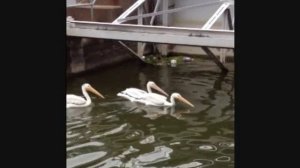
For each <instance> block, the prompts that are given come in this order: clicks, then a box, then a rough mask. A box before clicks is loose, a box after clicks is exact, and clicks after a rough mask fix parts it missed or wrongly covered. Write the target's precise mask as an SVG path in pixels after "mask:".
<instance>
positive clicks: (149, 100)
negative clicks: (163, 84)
mask: <svg viewBox="0 0 300 168" xmlns="http://www.w3.org/2000/svg"><path fill="white" fill-rule="evenodd" d="M175 99H176V100H179V101H181V102H183V103H185V104H187V105H189V106H191V107H194V105H193V104H192V103H191V102H189V101H188V100H186V99H185V98H184V97H182V96H181V95H180V94H179V93H172V95H171V97H170V101H168V100H166V99H164V98H159V97H155V96H152V95H151V94H148V95H145V96H144V97H142V98H140V99H136V100H135V102H139V103H143V104H145V105H151V106H164V107H172V106H175Z"/></svg>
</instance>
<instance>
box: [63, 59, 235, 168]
mask: <svg viewBox="0 0 300 168" xmlns="http://www.w3.org/2000/svg"><path fill="white" fill-rule="evenodd" d="M226 66H227V67H229V69H230V71H229V72H228V73H227V74H221V73H220V72H219V68H218V67H217V66H216V65H215V64H214V63H213V62H212V61H210V60H201V59H196V60H194V61H193V62H191V63H185V64H179V65H177V66H176V67H171V66H159V67H154V66H152V65H147V66H145V65H142V64H139V63H137V62H127V63H124V64H121V65H119V66H116V67H111V68H108V69H105V70H99V71H96V72H92V73H89V74H85V75H82V76H80V77H76V78H72V79H68V82H67V93H72V94H76V95H82V93H81V85H82V84H83V83H90V84H91V85H92V86H93V87H94V88H96V89H97V90H98V91H100V93H102V94H103V95H104V96H105V98H106V99H98V98H96V97H95V96H92V101H93V105H92V106H91V107H87V108H81V109H76V110H69V109H68V110H67V166H68V167H178V168H179V167H180V168H185V167H211V168H224V167H234V85H233V83H234V67H233V63H227V65H226ZM149 80H152V81H154V82H155V83H156V84H157V85H158V86H160V87H161V88H162V89H164V90H165V91H166V92H167V93H169V94H171V93H172V92H178V93H180V94H181V95H182V96H183V97H185V98H186V99H187V100H189V101H190V102H192V103H193V104H194V105H195V108H190V107H188V106H186V105H184V104H181V103H177V104H176V106H175V107H174V108H159V107H150V106H145V105H142V104H136V103H132V102H130V101H128V100H126V99H124V98H121V97H118V96H117V95H116V94H117V93H118V92H120V91H122V90H124V89H126V88H129V87H136V88H140V89H144V90H146V83H147V81H149ZM147 137H150V138H148V139H147ZM145 139H146V140H145ZM147 140H148V141H147Z"/></svg>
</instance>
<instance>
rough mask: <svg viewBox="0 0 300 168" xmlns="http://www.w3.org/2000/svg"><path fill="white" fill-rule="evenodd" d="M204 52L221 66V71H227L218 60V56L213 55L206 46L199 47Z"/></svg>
mask: <svg viewBox="0 0 300 168" xmlns="http://www.w3.org/2000/svg"><path fill="white" fill-rule="evenodd" d="M201 48H202V49H203V50H204V51H205V52H206V54H207V55H208V56H209V57H210V58H211V59H212V60H213V61H214V62H215V63H216V64H217V65H218V66H219V67H220V68H221V70H222V71H223V72H228V69H227V68H226V67H225V66H224V65H223V64H222V63H221V62H220V60H218V58H217V57H216V56H215V55H214V53H213V52H211V51H210V49H209V48H208V47H201Z"/></svg>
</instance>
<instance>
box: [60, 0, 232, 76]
mask: <svg viewBox="0 0 300 168" xmlns="http://www.w3.org/2000/svg"><path fill="white" fill-rule="evenodd" d="M98 1H101V0H91V1H89V0H87V1H82V2H78V1H75V0H67V9H72V10H75V9H77V10H78V11H79V9H83V8H84V9H85V11H86V13H89V14H90V18H89V19H86V20H83V19H77V18H78V14H77V16H75V14H74V16H72V15H68V16H67V20H66V33H67V36H68V37H72V38H73V37H75V38H92V39H109V40H115V41H116V42H117V43H119V44H120V45H121V46H123V47H124V48H125V49H126V50H128V51H130V53H131V54H134V55H135V56H137V57H138V58H139V59H142V60H143V55H144V54H145V48H146V45H147V44H149V43H155V44H159V45H160V48H159V50H160V52H161V54H162V55H167V54H168V52H169V51H168V50H170V49H169V47H168V45H179V46H190V47H197V48H201V50H202V51H203V52H204V53H205V54H206V55H207V56H208V57H209V58H210V59H211V60H212V61H214V62H215V63H216V65H217V66H218V67H220V69H221V70H222V71H228V70H227V68H226V66H225V62H226V53H227V52H228V51H229V50H231V51H233V50H234V1H232V0H218V1H214V0H210V1H207V0H206V1H202V0H200V1H195V0H194V1H193V2H194V3H192V4H190V5H189V4H182V3H183V2H180V1H176V0H136V1H132V2H131V4H128V5H127V9H124V10H123V11H121V10H119V12H116V13H117V14H115V15H118V16H117V17H116V18H113V17H111V18H110V19H108V21H102V20H101V19H98V20H97V16H95V14H97V12H96V10H99V9H100V10H101V9H102V10H103V9H104V8H106V9H108V8H109V9H110V10H115V9H119V8H118V7H120V5H118V4H117V3H118V2H116V4H117V5H115V6H114V5H97V2H98ZM103 1H106V2H107V3H108V1H109V0H103ZM103 1H102V3H103ZM186 1H190V2H192V0H186ZM98 3H99V2H98ZM186 3H188V2H186ZM129 5H130V6H129ZM212 5H213V6H214V8H212V9H210V10H209V15H210V16H209V17H207V16H206V18H204V19H202V20H206V21H202V24H200V23H199V25H201V26H199V27H196V26H190V27H189V26H188V24H185V25H184V24H182V25H180V24H177V25H179V26H177V25H176V24H170V23H171V22H173V23H174V22H175V23H176V22H177V23H178V22H180V21H178V20H179V19H178V18H180V17H181V18H182V16H183V15H184V14H182V15H178V13H180V12H185V15H192V16H193V17H194V18H196V17H198V18H201V12H200V14H199V15H197V16H196V15H195V14H196V13H197V11H201V10H203V8H207V7H209V6H212ZM177 6H178V7H177ZM189 11H190V13H189ZM73 13H74V12H73ZM207 13H208V12H206V15H208V14H207ZM173 14H177V15H176V16H177V20H176V18H175V19H174V16H173ZM86 15H88V14H86ZM172 16H173V17H172ZM76 17H77V18H76ZM99 20H100V21H99ZM217 22H218V25H217V26H218V27H217V28H215V27H216V26H215V25H216V24H217ZM194 25H195V24H194ZM214 26H215V27H214ZM125 42H132V43H135V44H136V48H132V46H129V45H127V44H125ZM212 49H214V50H215V51H212ZM217 52H218V53H217Z"/></svg>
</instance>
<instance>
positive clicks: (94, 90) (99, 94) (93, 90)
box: [86, 86, 104, 99]
mask: <svg viewBox="0 0 300 168" xmlns="http://www.w3.org/2000/svg"><path fill="white" fill-rule="evenodd" d="M86 90H87V91H90V92H92V93H94V94H95V95H97V96H99V97H101V98H103V99H104V96H103V95H102V94H101V93H99V92H98V91H97V90H96V89H94V88H93V87H92V86H89V87H87V88H86Z"/></svg>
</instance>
